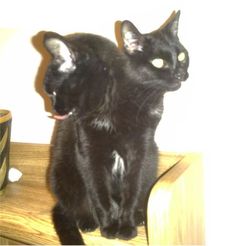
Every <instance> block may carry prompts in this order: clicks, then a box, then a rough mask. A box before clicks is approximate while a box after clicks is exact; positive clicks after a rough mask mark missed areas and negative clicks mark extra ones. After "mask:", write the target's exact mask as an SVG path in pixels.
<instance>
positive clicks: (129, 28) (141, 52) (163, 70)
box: [121, 11, 189, 90]
mask: <svg viewBox="0 0 235 246" xmlns="http://www.w3.org/2000/svg"><path fill="white" fill-rule="evenodd" d="M179 16H180V11H178V12H177V13H175V12H173V14H172V15H171V16H170V18H169V19H168V21H167V22H166V23H165V25H163V26H162V27H161V28H160V29H158V30H156V31H154V32H151V33H148V34H141V33H140V32H139V31H138V29H137V28H136V27H135V26H134V25H133V24H132V23H131V22H130V21H124V22H122V25H121V36H122V39H123V46H124V50H125V52H126V54H127V55H128V56H129V57H130V59H131V60H132V61H133V62H134V63H135V64H137V66H138V65H139V67H140V68H141V67H145V68H146V66H147V70H148V73H146V77H145V79H146V80H149V81H152V80H154V78H157V80H156V81H158V82H159V81H160V82H163V83H160V84H159V85H160V86H163V87H164V86H165V88H166V90H176V89H178V88H179V87H180V86H181V82H182V81H185V80H186V79H187V78H188V66H189V55H188V52H187V50H186V49H185V48H184V46H183V45H182V44H181V43H180V41H179V38H178V23H179ZM145 71H146V69H145Z"/></svg>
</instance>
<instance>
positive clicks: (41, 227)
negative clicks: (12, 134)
mask: <svg viewBox="0 0 235 246" xmlns="http://www.w3.org/2000/svg"><path fill="white" fill-rule="evenodd" d="M49 150H50V146H49V145H40V144H23V143H12V144H11V153H10V165H11V167H16V168H18V169H19V170H20V171H21V172H22V173H23V176H22V178H21V179H20V181H18V182H16V183H9V184H8V185H7V187H6V189H5V191H4V193H3V195H1V196H0V233H1V236H2V237H4V238H8V239H10V240H13V241H14V240H15V241H18V242H21V243H24V244H59V241H58V238H57V235H56V233H55V231H54V228H53V224H52V222H51V209H52V207H53V205H54V203H55V198H54V197H53V195H52V193H51V192H50V189H49V187H48V184H47V178H46V177H47V170H48V166H49V158H50V154H49V152H50V151H49ZM182 158H183V155H180V154H179V155H178V154H175V153H161V156H160V164H159V175H160V174H162V173H163V172H165V171H166V170H167V169H169V168H170V167H171V166H173V165H174V164H175V163H177V162H178V161H179V160H181V159H182ZM83 236H84V239H85V242H86V244H88V245H146V244H147V237H146V230H145V227H144V226H142V227H139V228H138V236H137V237H136V238H134V239H132V240H129V241H122V240H118V239H116V240H109V239H105V238H103V237H101V236H100V232H99V230H96V231H95V232H92V233H84V234H83Z"/></svg>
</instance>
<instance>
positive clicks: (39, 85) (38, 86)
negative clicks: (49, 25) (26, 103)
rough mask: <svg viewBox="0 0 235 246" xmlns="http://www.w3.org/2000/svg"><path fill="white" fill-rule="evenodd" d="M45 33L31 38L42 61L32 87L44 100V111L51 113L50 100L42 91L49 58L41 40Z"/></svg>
mask: <svg viewBox="0 0 235 246" xmlns="http://www.w3.org/2000/svg"><path fill="white" fill-rule="evenodd" d="M44 34H45V32H44V31H42V32H39V33H38V34H36V35H35V36H34V37H33V38H32V40H31V41H32V44H33V46H34V48H35V49H36V50H37V51H38V52H39V53H40V54H41V56H42V61H41V64H40V66H39V68H38V72H37V75H36V79H35V82H34V87H35V90H36V92H37V93H38V94H39V95H40V96H41V97H42V98H43V100H44V109H45V111H46V112H51V113H52V112H53V110H52V105H51V100H50V98H49V97H48V95H47V93H46V92H45V91H44V86H43V81H44V76H45V73H46V71H47V67H48V64H49V63H50V60H51V57H50V54H49V53H48V52H47V50H46V49H45V47H44V44H43V38H44Z"/></svg>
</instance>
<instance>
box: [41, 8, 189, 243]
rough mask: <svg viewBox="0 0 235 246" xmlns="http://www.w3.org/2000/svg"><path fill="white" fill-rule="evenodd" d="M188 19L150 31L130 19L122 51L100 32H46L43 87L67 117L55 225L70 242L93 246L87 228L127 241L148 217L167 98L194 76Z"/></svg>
mask: <svg viewBox="0 0 235 246" xmlns="http://www.w3.org/2000/svg"><path fill="white" fill-rule="evenodd" d="M179 15H180V13H179V12H177V13H174V14H173V16H171V18H170V19H169V21H168V22H167V23H166V24H165V25H164V26H163V27H161V28H160V29H159V30H157V31H154V32H151V33H149V34H141V33H140V32H139V31H138V30H137V28H136V27H135V26H134V25H133V24H132V23H131V22H129V21H124V22H122V24H121V28H120V29H121V37H122V40H123V49H119V48H117V46H116V45H115V44H113V43H112V42H111V41H109V40H107V39H105V38H103V37H100V36H96V35H92V34H73V35H69V36H65V37H63V36H60V35H59V34H56V33H52V32H48V33H46V34H45V38H44V44H45V47H46V48H47V50H48V51H49V52H50V54H51V55H52V61H51V64H50V65H49V67H48V71H47V73H46V75H45V81H44V85H45V90H46V92H47V93H48V94H49V96H50V97H51V98H52V103H53V107H54V110H55V112H56V114H55V115H54V118H55V119H57V120H58V127H57V131H56V137H55V143H54V146H53V153H52V166H51V172H50V181H51V185H52V190H53V192H54V193H55V194H56V196H57V199H58V202H57V205H56V206H55V208H54V210H53V221H54V225H55V228H56V231H57V233H58V235H59V238H60V241H61V243H62V244H84V242H83V239H82V236H81V234H80V232H79V231H78V228H79V229H80V230H81V231H83V232H88V231H93V230H95V229H96V228H97V227H99V228H100V231H101V234H102V235H103V236H104V237H107V238H120V239H127V240H128V239H131V238H133V237H135V236H136V235H137V229H136V227H137V225H139V224H141V223H142V222H143V221H144V220H145V211H144V204H145V202H146V198H147V195H148V193H149V190H150V188H151V186H152V185H153V184H154V182H155V181H156V175H157V159H158V157H157V156H158V151H157V146H156V144H155V141H154V133H155V130H156V127H157V125H158V123H159V121H160V119H161V115H162V112H163V96H164V94H165V92H167V91H173V90H176V89H178V88H180V85H181V81H184V80H186V79H187V77H188V72H187V68H188V64H189V57H188V52H187V50H186V49H185V48H184V47H183V46H182V44H181V43H180V42H179V39H178V36H177V31H178V21H179ZM59 120H60V121H59Z"/></svg>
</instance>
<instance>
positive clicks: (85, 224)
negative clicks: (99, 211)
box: [78, 218, 98, 232]
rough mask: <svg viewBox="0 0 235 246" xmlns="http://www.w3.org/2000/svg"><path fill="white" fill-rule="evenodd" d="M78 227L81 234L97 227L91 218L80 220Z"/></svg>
mask: <svg viewBox="0 0 235 246" xmlns="http://www.w3.org/2000/svg"><path fill="white" fill-rule="evenodd" d="M78 226H79V228H80V229H81V231H82V232H92V231H94V230H95V229H96V228H97V227H98V226H97V224H96V222H95V221H94V219H93V218H82V219H80V220H79V222H78Z"/></svg>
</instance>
